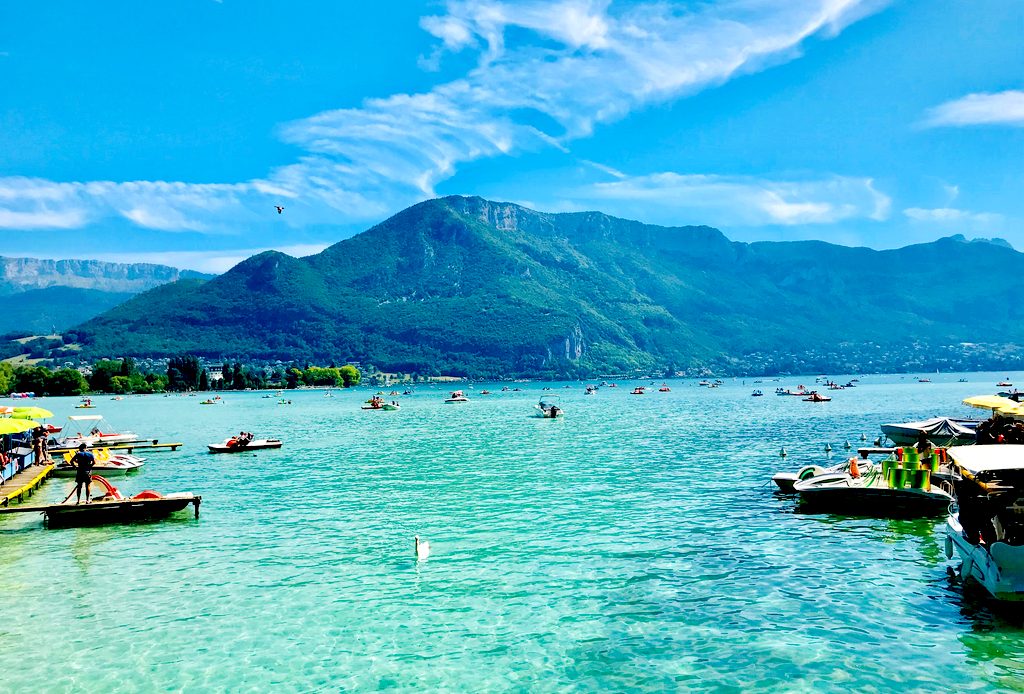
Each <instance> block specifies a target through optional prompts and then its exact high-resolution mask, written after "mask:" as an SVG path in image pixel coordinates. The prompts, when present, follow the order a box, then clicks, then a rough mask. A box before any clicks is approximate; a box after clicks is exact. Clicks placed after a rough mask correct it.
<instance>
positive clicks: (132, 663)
mask: <svg viewBox="0 0 1024 694" xmlns="http://www.w3.org/2000/svg"><path fill="white" fill-rule="evenodd" d="M1006 375H1007V374H1005V373H998V374H970V375H968V376H967V377H968V378H969V379H970V381H971V382H969V383H958V382H957V379H958V378H959V377H960V375H959V374H954V375H948V374H942V375H934V376H930V377H931V378H932V379H933V380H934V381H935V382H933V383H927V384H922V383H917V382H916V379H912V378H911V377H910V376H907V377H902V378H901V377H899V376H862V377H861V384H860V387H858V388H856V389H848V390H844V391H837V392H834V393H830V394H831V395H833V397H834V400H833V401H832V402H830V403H820V404H815V403H805V402H802V401H801V400H800V399H799V398H791V397H786V398H782V397H775V396H774V395H773V394H772V393H773V391H774V389H775V387H776V386H780V385H781V386H785V387H795V386H796V385H797V383H798V382H804V383H806V384H807V385H808V386H811V385H812V383H811V382H813V378H810V377H804V378H802V379H792V378H787V379H784V380H783V381H781V382H778V383H776V382H772V381H771V380H768V379H765V380H764V382H763V383H760V384H754V382H753V380H752V379H746V380H745V382H744V381H742V380H739V379H737V380H732V379H730V380H728V381H727V383H726V385H724V386H723V387H721V388H718V389H713V390H709V389H706V388H701V387H698V386H697V385H696V382H695V381H692V380H680V379H674V380H671V381H668V383H669V385H670V386H671V387H672V392H671V393H658V392H649V393H648V394H647V395H644V396H633V395H630V394H629V390H630V387H631V386H632V385H635V384H636V383H637V382H635V381H633V382H629V383H628V384H627V383H620V387H619V388H617V389H608V388H603V389H601V390H600V391H599V393H598V394H597V395H596V396H589V397H588V396H584V394H583V386H582V384H578V383H573V384H571V386H572V387H571V388H569V389H564V388H562V387H561V386H562V385H563V384H547V385H550V386H553V388H554V390H553V391H552V392H553V393H554V394H557V395H559V396H560V400H561V403H562V406H563V408H564V410H565V411H566V413H567V414H566V416H565V417H564V418H563V419H560V420H554V421H553V420H542V419H537V418H533V417H531V415H532V413H533V406H534V404H535V403H536V402H537V400H538V397H539V396H540V395H542V393H543V391H542V390H541V387H542V385H544V384H518V385H519V387H521V388H523V389H524V391H523V392H520V393H511V392H509V393H498V392H495V393H494V394H493V395H489V396H479V395H477V393H478V392H479V391H480V390H481V389H482V388H485V387H486V388H489V389H490V390H492V391H498V390H500V385H493V384H491V385H486V384H476V385H475V386H473V387H468V386H465V385H463V386H461V387H463V388H465V389H466V390H467V394H468V395H469V396H470V397H471V398H472V401H471V402H470V403H466V404H460V405H445V404H443V402H442V400H443V398H444V395H445V390H444V389H443V388H441V387H436V388H431V387H420V388H417V389H416V393H415V394H414V395H412V396H406V397H402V398H400V400H401V402H402V404H403V408H402V410H401V411H398V412H363V411H361V410H359V404H360V403H361V402H362V401H363V400H365V399H366V398H367V397H369V394H370V393H371V392H373V391H371V390H370V389H367V388H360V389H355V390H350V391H344V392H339V391H335V397H333V398H326V397H324V396H323V392H322V391H302V392H290V393H287V394H286V397H288V398H291V400H292V402H293V404H292V405H278V404H277V399H276V398H275V399H264V398H262V397H261V394H259V393H244V394H232V393H228V394H226V395H225V396H224V398H225V400H226V404H225V405H223V406H201V405H199V400H200V399H201V398H185V397H161V396H149V397H130V398H127V399H125V400H121V401H112V400H110V399H109V398H98V399H97V400H96V402H97V404H98V405H99V408H98V409H97V410H94V412H97V413H100V414H103V415H105V416H106V417H107V418H108V419H109V420H110V421H111V422H112V423H113V424H114V425H116V426H117V427H120V428H127V429H132V430H134V431H136V432H139V433H140V434H144V435H146V436H149V437H155V438H159V439H161V440H163V441H172V440H176V441H183V442H185V446H184V448H183V449H182V450H180V451H179V452H176V453H152V454H149V455H148V461H147V463H146V465H145V467H144V469H143V470H142V471H140V472H139V473H137V474H134V475H131V476H128V477H124V478H113V480H112V481H113V482H114V484H116V485H117V486H118V487H119V488H120V489H121V490H122V491H123V492H128V493H135V492H138V491H141V490H142V489H147V488H152V489H157V490H160V491H164V492H170V491H194V492H196V493H199V494H202V495H203V505H202V516H201V518H199V519H198V520H195V519H194V518H193V517H192V514H191V512H183V513H181V514H178V516H177V517H175V518H173V519H171V520H168V521H165V522H162V523H151V524H139V525H132V526H105V527H96V528H82V529H59V530H58V529H45V528H44V527H43V525H42V522H41V520H39V519H38V517H36V516H34V515H33V516H28V515H25V516H21V515H19V516H10V517H5V518H0V576H2V578H0V580H2V582H3V586H4V591H3V596H4V606H5V609H4V620H3V622H2V623H0V639H2V643H3V644H4V645H5V648H6V650H7V652H8V653H16V652H17V651H18V650H20V649H21V648H22V647H24V648H25V649H26V650H27V652H28V653H29V654H39V656H38V657H36V658H29V659H21V658H18V657H14V658H13V659H11V660H9V661H8V667H5V668H4V674H3V681H4V682H5V688H6V689H7V690H8V691H19V692H34V691H47V692H51V691H97V692H100V691H103V692H106V691H139V692H150V691H176V690H186V691H246V690H261V691H263V690H269V689H271V688H272V689H273V690H274V691H282V692H288V691H302V692H305V691H339V690H371V689H378V688H399V689H404V688H413V687H418V688H420V689H423V690H425V691H435V690H437V691H456V690H457V691H508V690H513V691H515V690H518V691H531V692H532V691H560V692H561V691H580V690H590V691H592V690H611V691H623V690H656V691H666V690H694V691H697V690H735V691H739V690H750V689H759V690H766V691H821V692H828V691H837V692H838V691H842V692H847V691H892V690H894V689H897V688H898V689H900V690H904V691H985V692H990V691H997V690H1007V691H1010V690H1020V689H1021V688H1024V629H1022V623H1024V619H1022V618H1021V617H1019V616H1017V615H1015V614H1012V613H1010V614H1008V613H1006V612H1005V610H1002V609H999V608H998V607H996V606H994V605H993V604H992V603H990V602H989V601H988V600H987V599H986V598H985V597H984V595H983V594H981V592H980V591H978V590H971V589H970V587H968V588H967V589H965V588H964V587H962V586H961V585H959V583H958V582H957V581H956V580H954V579H952V578H950V577H949V575H948V573H947V567H950V566H954V565H955V564H954V563H953V562H949V561H947V560H946V559H945V556H944V555H943V551H942V539H941V537H942V536H941V527H942V523H943V520H942V519H931V520H919V521H907V520H901V521H894V520H879V519H847V518H840V517H833V516H827V515H826V516H812V515H805V514H799V513H795V503H794V501H793V500H792V499H789V498H783V497H779V496H777V495H775V494H774V492H773V487H772V486H771V485H770V482H769V478H770V476H771V475H772V474H773V473H774V472H776V471H777V470H779V469H796V468H798V467H800V465H801V464H803V463H805V462H822V461H825V460H826V458H825V454H824V453H823V449H824V446H825V444H826V443H829V444H831V446H832V447H833V448H834V449H836V450H835V454H834V457H833V460H838V459H839V458H840V457H842V456H845V451H844V449H843V442H844V441H847V440H848V441H849V442H850V443H851V444H852V445H853V446H854V447H856V446H858V445H860V444H861V442H860V440H859V437H860V434H861V433H864V434H866V435H867V437H868V439H869V442H870V440H873V439H874V438H875V437H876V436H878V434H879V429H878V425H879V424H880V423H882V422H888V421H906V420H909V419H916V418H924V417H929V416H935V415H939V414H945V415H962V416H978V415H979V414H982V413H981V412H980V411H978V410H969V409H967V408H965V407H963V406H962V405H961V404H960V400H961V399H962V398H964V397H966V396H970V395H977V394H982V393H992V392H995V390H997V389H996V388H995V383H996V382H997V381H998V380H1001V379H1002V378H1003V377H1005V376H1006ZM1013 376H1016V377H1017V379H1020V378H1021V377H1022V375H1020V374H1012V375H1011V377H1013ZM837 378H838V379H841V382H845V380H846V378H845V377H837ZM809 381H810V382H809ZM1015 382H1018V384H1020V385H1024V380H1019V381H1015ZM648 383H649V382H648ZM658 383H659V384H660V381H658ZM754 388H760V389H761V390H763V391H764V392H765V393H766V395H765V397H763V398H752V397H750V392H751V391H752V390H753V389H754ZM39 404H41V405H43V406H45V407H49V408H50V409H52V410H54V412H55V413H56V414H57V416H56V417H55V418H54V419H53V420H51V421H53V422H55V423H59V422H61V421H63V419H64V417H65V416H66V415H68V414H73V413H75V411H74V410H73V409H72V407H73V405H74V404H75V401H74V400H70V399H58V398H49V399H45V400H41V401H40V403H39ZM79 413H81V412H79ZM240 429H245V430H249V431H253V432H255V433H256V434H257V436H276V437H279V438H282V439H283V440H284V441H285V448H284V449H282V450H280V451H266V452H259V453H257V454H255V455H253V454H240V455H230V456H229V455H219V456H212V455H208V454H207V453H206V452H205V444H206V443H212V442H216V441H220V440H223V439H224V438H225V437H226V436H228V435H229V434H230V433H232V432H237V431H238V430H240ZM782 446H785V447H786V448H787V450H788V451H789V452H790V456H789V457H788V458H787V459H786V461H785V462H782V461H780V458H779V456H778V452H779V449H780V448H781V447H782ZM70 485H71V482H70V481H68V480H60V479H58V480H54V481H51V482H49V483H47V485H46V486H45V487H44V488H43V491H42V493H41V494H40V495H37V496H36V497H35V498H34V500H33V501H43V500H53V501H59V500H60V499H61V498H62V497H63V496H64V495H65V494H66V492H67V491H68V489H69V488H70ZM416 534H419V535H420V536H422V537H423V538H426V539H429V541H430V543H431V546H432V553H431V556H430V558H429V559H428V560H426V561H423V562H417V561H416V560H415V557H414V553H413V536H414V535H416ZM22 645H23V646H22ZM15 664H16V665H17V667H14V665H15Z"/></svg>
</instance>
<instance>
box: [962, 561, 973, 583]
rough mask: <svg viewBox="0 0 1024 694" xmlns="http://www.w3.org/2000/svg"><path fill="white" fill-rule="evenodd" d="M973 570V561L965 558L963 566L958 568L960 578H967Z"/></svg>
mask: <svg viewBox="0 0 1024 694" xmlns="http://www.w3.org/2000/svg"><path fill="white" fill-rule="evenodd" d="M973 569H974V559H973V558H971V557H967V558H966V559H964V563H963V565H962V566H961V567H960V576H962V577H963V578H967V577H968V576H970V575H971V571H972V570H973Z"/></svg>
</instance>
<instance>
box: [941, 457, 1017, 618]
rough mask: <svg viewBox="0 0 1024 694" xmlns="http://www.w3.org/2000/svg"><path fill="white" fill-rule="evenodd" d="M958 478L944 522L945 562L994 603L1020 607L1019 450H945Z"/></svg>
mask: <svg viewBox="0 0 1024 694" xmlns="http://www.w3.org/2000/svg"><path fill="white" fill-rule="evenodd" d="M949 456H950V458H951V459H952V461H953V465H954V466H955V468H956V470H957V471H958V472H959V473H960V476H959V479H958V480H957V481H956V482H955V483H954V485H955V489H956V506H955V507H954V508H953V509H951V511H950V514H949V518H948V519H947V521H946V538H945V550H946V557H947V558H949V559H952V558H953V554H954V551H955V552H956V554H958V555H959V557H960V559H961V561H962V562H963V563H962V564H961V567H960V575H961V576H962V577H963V578H965V579H968V578H970V579H972V580H974V581H977V582H978V583H980V584H981V585H982V586H983V587H984V588H985V590H987V591H988V592H989V594H991V595H992V596H993V597H994V598H996V599H997V600H1005V601H1012V602H1021V601H1024V445H1021V444H999V445H989V446H957V447H955V448H950V449H949Z"/></svg>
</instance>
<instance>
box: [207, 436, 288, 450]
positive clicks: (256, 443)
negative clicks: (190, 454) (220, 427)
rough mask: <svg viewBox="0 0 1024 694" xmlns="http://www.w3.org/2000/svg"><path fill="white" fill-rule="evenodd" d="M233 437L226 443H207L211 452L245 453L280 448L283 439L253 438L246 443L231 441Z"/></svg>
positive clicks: (225, 441)
mask: <svg viewBox="0 0 1024 694" xmlns="http://www.w3.org/2000/svg"><path fill="white" fill-rule="evenodd" d="M231 441H232V439H225V440H224V443H211V444H207V446H206V447H207V448H209V449H210V453H244V452H246V451H259V450H266V449H268V448H280V447H281V445H282V444H281V441H280V440H278V439H253V440H252V441H250V442H248V443H244V444H241V445H240V444H238V443H237V442H236V443H231Z"/></svg>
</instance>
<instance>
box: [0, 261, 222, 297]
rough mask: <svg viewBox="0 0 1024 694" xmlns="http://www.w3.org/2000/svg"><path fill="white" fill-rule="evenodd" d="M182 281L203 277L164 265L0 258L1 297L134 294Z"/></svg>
mask: <svg viewBox="0 0 1024 694" xmlns="http://www.w3.org/2000/svg"><path fill="white" fill-rule="evenodd" d="M183 277H203V275H201V274H200V273H197V272H192V271H188V270H185V271H182V270H178V269H177V268H173V267H168V266H166V265H152V264H149V263H131V264H127V263H107V262H103V261H99V260H42V259H38V258H3V257H0V293H3V294H15V293H19V292H25V291H29V290H33V289H46V288H48V287H73V288H76V289H95V290H99V291H103V292H115V293H118V294H126V293H128V294H137V293H139V292H143V291H146V290H147V289H152V288H153V287H158V286H160V285H161V284H167V283H168V282H174V281H176V280H179V279H182V278H183Z"/></svg>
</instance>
